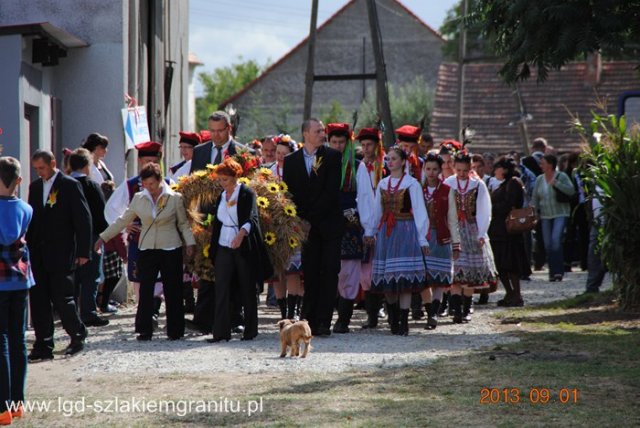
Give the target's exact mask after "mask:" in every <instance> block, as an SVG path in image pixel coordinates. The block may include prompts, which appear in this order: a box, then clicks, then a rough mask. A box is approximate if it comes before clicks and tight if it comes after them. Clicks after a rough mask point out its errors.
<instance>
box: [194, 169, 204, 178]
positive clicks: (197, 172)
mask: <svg viewBox="0 0 640 428" xmlns="http://www.w3.org/2000/svg"><path fill="white" fill-rule="evenodd" d="M193 174H194V175H195V176H196V177H200V178H202V177H205V176H206V175H207V171H205V170H204V169H201V170H200V171H196V172H194V173H193Z"/></svg>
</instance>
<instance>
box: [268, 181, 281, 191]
mask: <svg viewBox="0 0 640 428" xmlns="http://www.w3.org/2000/svg"><path fill="white" fill-rule="evenodd" d="M267 190H269V192H271V193H278V192H279V191H280V186H278V184H277V183H269V185H268V186H267Z"/></svg>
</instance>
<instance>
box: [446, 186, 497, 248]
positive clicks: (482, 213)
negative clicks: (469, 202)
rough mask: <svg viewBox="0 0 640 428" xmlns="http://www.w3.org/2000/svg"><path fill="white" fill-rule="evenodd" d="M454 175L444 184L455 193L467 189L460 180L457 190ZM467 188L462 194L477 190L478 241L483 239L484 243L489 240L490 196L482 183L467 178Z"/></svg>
mask: <svg viewBox="0 0 640 428" xmlns="http://www.w3.org/2000/svg"><path fill="white" fill-rule="evenodd" d="M456 177H457V176H456V175H452V176H451V177H449V178H447V179H446V180H445V181H444V182H445V184H446V185H448V186H449V187H451V188H452V189H453V191H454V192H455V193H459V194H463V193H461V189H464V188H465V187H467V180H460V188H461V189H459V188H458V180H457V178H456ZM469 180H470V182H469V186H468V187H467V188H466V189H465V192H464V194H467V193H469V192H471V191H472V190H474V189H475V188H478V198H477V199H476V223H477V224H478V239H480V238H484V239H485V241H488V240H489V224H490V223H491V196H489V190H488V189H487V185H486V184H484V181H482V180H480V179H478V178H476V177H472V176H469Z"/></svg>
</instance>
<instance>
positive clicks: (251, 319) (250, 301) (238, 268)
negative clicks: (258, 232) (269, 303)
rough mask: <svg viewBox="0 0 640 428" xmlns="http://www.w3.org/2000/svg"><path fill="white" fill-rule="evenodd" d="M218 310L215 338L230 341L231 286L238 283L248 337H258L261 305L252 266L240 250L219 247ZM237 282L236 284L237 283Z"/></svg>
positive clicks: (216, 275) (217, 262) (217, 268)
mask: <svg viewBox="0 0 640 428" xmlns="http://www.w3.org/2000/svg"><path fill="white" fill-rule="evenodd" d="M214 266H215V277H216V285H215V310H214V313H213V338H214V339H230V338H231V327H232V325H231V324H232V319H231V318H232V314H231V311H230V309H231V287H232V285H233V284H237V287H238V288H237V290H238V291H239V292H240V296H241V301H242V306H243V307H244V336H243V337H244V338H245V339H253V338H254V337H255V336H257V335H258V306H257V302H256V284H255V282H254V281H253V280H252V275H251V265H250V263H249V261H248V260H246V259H245V258H244V256H243V255H242V253H241V252H240V250H239V249H236V250H232V249H231V248H228V247H223V246H219V247H218V250H217V252H216V260H215V264H214ZM234 279H235V281H234Z"/></svg>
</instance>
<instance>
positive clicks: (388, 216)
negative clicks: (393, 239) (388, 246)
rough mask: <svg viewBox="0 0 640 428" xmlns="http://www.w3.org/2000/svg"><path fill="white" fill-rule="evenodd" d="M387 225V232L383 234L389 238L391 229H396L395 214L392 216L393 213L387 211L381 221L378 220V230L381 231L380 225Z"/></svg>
mask: <svg viewBox="0 0 640 428" xmlns="http://www.w3.org/2000/svg"><path fill="white" fill-rule="evenodd" d="M385 223H386V224H387V231H386V232H385V235H387V238H388V237H390V236H391V232H393V228H394V227H396V223H397V222H396V216H395V214H393V211H387V212H385V213H384V215H383V216H382V219H381V220H380V225H379V226H378V229H382V225H383V224H385Z"/></svg>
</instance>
